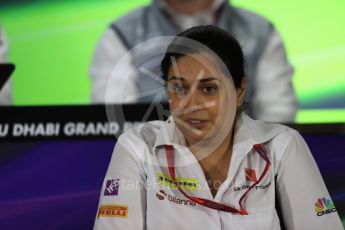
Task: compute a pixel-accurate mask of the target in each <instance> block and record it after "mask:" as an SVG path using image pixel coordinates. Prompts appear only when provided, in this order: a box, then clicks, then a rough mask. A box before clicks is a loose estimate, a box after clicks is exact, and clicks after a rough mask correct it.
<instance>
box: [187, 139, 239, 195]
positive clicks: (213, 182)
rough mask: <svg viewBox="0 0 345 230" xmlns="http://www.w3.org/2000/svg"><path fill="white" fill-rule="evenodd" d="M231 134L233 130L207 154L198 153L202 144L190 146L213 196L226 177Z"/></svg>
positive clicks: (231, 143) (229, 158) (230, 150)
mask: <svg viewBox="0 0 345 230" xmlns="http://www.w3.org/2000/svg"><path fill="white" fill-rule="evenodd" d="M233 136H234V135H233V132H230V133H229V135H228V136H227V137H226V138H225V139H224V141H223V142H222V143H221V144H220V145H219V146H218V147H217V148H216V149H215V150H214V151H211V152H210V153H208V154H205V153H201V154H200V152H202V150H201V148H202V146H197V145H194V146H193V147H190V149H191V151H192V152H193V154H194V155H195V157H196V158H197V159H198V161H199V164H200V166H201V168H202V170H203V172H204V174H205V178H206V180H207V183H208V184H209V188H210V190H211V193H212V195H213V196H215V195H216V193H217V191H218V188H219V186H220V185H221V184H222V183H223V182H224V181H225V180H226V178H227V175H228V170H229V166H230V162H231V155H232V145H233ZM204 147H205V146H204Z"/></svg>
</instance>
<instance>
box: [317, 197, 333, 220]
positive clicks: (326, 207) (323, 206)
mask: <svg viewBox="0 0 345 230" xmlns="http://www.w3.org/2000/svg"><path fill="white" fill-rule="evenodd" d="M336 211H337V210H336V209H335V206H334V204H333V202H332V201H331V200H330V199H327V198H325V197H323V198H321V199H318V200H317V202H316V203H315V212H316V215H317V216H323V215H326V214H330V213H332V212H336Z"/></svg>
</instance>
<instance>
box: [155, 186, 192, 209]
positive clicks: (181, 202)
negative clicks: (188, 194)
mask: <svg viewBox="0 0 345 230" xmlns="http://www.w3.org/2000/svg"><path fill="white" fill-rule="evenodd" d="M156 197H157V198H158V200H165V198H167V200H168V201H169V202H172V203H175V204H179V205H188V206H196V203H195V202H194V201H191V200H185V199H179V198H177V197H176V196H172V195H169V194H167V193H166V192H165V191H164V190H159V192H157V193H156Z"/></svg>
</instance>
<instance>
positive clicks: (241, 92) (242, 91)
mask: <svg viewBox="0 0 345 230" xmlns="http://www.w3.org/2000/svg"><path fill="white" fill-rule="evenodd" d="M246 88H247V81H246V79H245V78H243V79H242V83H241V87H240V88H239V89H237V93H236V94H237V107H240V106H241V105H242V104H243V101H244V97H245V95H246Z"/></svg>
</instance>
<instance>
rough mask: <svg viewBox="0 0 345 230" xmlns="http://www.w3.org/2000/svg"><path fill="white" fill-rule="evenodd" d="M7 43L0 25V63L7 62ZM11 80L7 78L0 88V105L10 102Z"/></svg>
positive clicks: (9, 103)
mask: <svg viewBox="0 0 345 230" xmlns="http://www.w3.org/2000/svg"><path fill="white" fill-rule="evenodd" d="M7 52H8V43H7V38H6V35H5V32H4V31H3V29H2V27H1V25H0V63H6V62H8V53H7ZM11 88H12V80H11V79H10V80H8V81H7V83H6V84H5V85H4V86H3V88H2V89H0V105H11V104H12V92H11Z"/></svg>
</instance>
